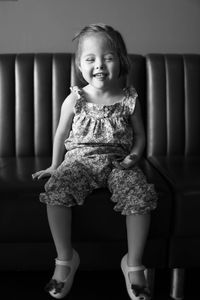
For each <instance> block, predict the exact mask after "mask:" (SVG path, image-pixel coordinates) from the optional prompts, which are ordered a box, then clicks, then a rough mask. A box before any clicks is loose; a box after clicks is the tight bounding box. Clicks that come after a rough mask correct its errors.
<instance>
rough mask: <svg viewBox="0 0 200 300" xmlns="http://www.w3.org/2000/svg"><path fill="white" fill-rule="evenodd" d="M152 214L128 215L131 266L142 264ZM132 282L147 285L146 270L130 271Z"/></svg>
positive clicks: (129, 264) (128, 257) (127, 225)
mask: <svg viewBox="0 0 200 300" xmlns="http://www.w3.org/2000/svg"><path fill="white" fill-rule="evenodd" d="M149 225H150V214H144V215H129V216H127V217H126V227H127V240H128V256H127V260H128V261H127V264H128V266H129V267H135V266H140V265H142V257H143V252H144V247H145V243H146V239H147V235H148V232H149ZM129 278H130V281H131V283H134V284H138V285H140V286H141V285H146V280H145V276H144V271H137V272H130V273H129Z"/></svg>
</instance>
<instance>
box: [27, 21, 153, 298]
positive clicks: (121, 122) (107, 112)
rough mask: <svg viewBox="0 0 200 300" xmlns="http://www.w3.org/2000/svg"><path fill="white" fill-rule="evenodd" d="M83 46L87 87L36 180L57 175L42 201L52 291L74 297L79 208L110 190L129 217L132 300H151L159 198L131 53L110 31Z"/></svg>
mask: <svg viewBox="0 0 200 300" xmlns="http://www.w3.org/2000/svg"><path fill="white" fill-rule="evenodd" d="M75 40H76V41H77V51H76V60H75V62H76V67H77V70H78V72H79V73H80V75H81V76H82V79H83V80H84V82H85V86H84V88H79V87H72V88H71V93H70V95H69V96H68V97H67V98H66V99H65V101H64V102H63V104H62V108H61V115H60V121H59V124H58V128H57V131H56V134H55V138H54V144H53V156H52V164H51V166H50V167H49V168H47V169H46V170H42V171H39V172H36V173H35V174H33V178H34V179H35V178H37V179H40V178H42V177H46V176H51V177H50V179H49V180H48V181H47V183H46V185H45V193H42V194H41V195H40V200H41V201H42V202H44V203H46V204H47V214H48V221H49V225H50V229H51V232H52V236H53V239H54V243H55V247H56V251H57V258H56V261H55V271H54V274H53V277H52V279H51V281H50V283H49V284H48V285H47V290H48V291H49V293H50V294H51V295H52V296H53V297H55V298H63V297H64V296H66V295H67V293H68V292H69V290H70V288H71V285H72V283H73V278H74V275H75V272H76V270H77V268H78V266H79V261H80V260H79V255H78V253H77V252H76V251H75V250H74V249H73V247H72V243H71V207H72V206H74V205H77V204H78V205H82V204H83V203H84V200H85V198H86V197H87V195H88V194H90V193H91V192H92V191H93V190H94V189H97V188H100V187H108V189H109V190H110V191H111V193H112V197H111V200H112V201H113V202H114V203H115V206H114V209H115V210H116V211H118V212H121V214H123V215H125V216H126V226H127V240H128V253H127V254H126V255H125V256H124V257H123V258H122V261H121V268H122V271H123V274H124V277H125V281H126V287H127V291H128V294H129V296H130V298H131V299H145V300H147V299H150V292H149V289H148V287H147V282H146V278H145V274H144V269H145V267H144V266H143V265H142V256H143V250H144V246H145V242H146V239H147V234H148V229H149V224H150V211H151V210H152V209H155V208H156V201H157V196H156V193H155V190H154V187H153V185H152V184H149V183H147V181H146V177H145V175H144V174H143V173H142V171H141V170H140V168H139V167H138V165H137V162H138V161H139V159H140V158H141V156H142V153H143V150H144V146H145V133H144V127H143V123H142V119H141V111H140V103H139V101H138V95H137V93H136V91H135V89H134V88H133V87H126V85H125V78H126V76H127V75H128V72H129V59H128V55H127V51H126V47H125V44H124V41H123V39H122V36H121V35H120V33H119V32H117V31H116V30H114V29H113V28H112V27H110V26H107V25H104V24H94V25H90V26H87V27H85V28H83V30H81V32H80V33H79V34H78V35H77V36H76V37H75ZM63 145H65V149H66V150H67V152H66V154H65V159H64V161H63V155H64V147H63Z"/></svg>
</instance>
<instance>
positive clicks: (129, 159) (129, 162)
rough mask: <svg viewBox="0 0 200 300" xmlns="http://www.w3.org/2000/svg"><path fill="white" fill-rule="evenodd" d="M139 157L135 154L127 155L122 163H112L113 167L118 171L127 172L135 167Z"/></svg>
mask: <svg viewBox="0 0 200 300" xmlns="http://www.w3.org/2000/svg"><path fill="white" fill-rule="evenodd" d="M138 160H139V157H138V155H136V154H129V155H127V156H126V157H125V158H124V159H123V160H122V161H117V160H115V161H113V165H114V166H115V167H116V168H117V169H120V170H127V169H130V168H132V167H134V166H135V165H136V163H137V162H138Z"/></svg>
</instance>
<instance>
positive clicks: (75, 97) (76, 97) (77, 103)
mask: <svg viewBox="0 0 200 300" xmlns="http://www.w3.org/2000/svg"><path fill="white" fill-rule="evenodd" d="M70 90H71V93H70V95H69V96H68V97H69V98H70V99H72V101H73V103H74V112H75V113H80V112H81V110H82V107H83V99H84V97H83V90H82V89H81V88H79V87H78V86H71V87H70Z"/></svg>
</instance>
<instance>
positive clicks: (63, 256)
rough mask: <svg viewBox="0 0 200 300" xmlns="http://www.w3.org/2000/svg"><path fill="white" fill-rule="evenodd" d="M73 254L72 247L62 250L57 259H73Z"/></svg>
mask: <svg viewBox="0 0 200 300" xmlns="http://www.w3.org/2000/svg"><path fill="white" fill-rule="evenodd" d="M72 256H73V249H72V248H71V249H68V250H66V251H62V252H60V253H58V255H57V259H58V260H61V261H68V260H71V259H72Z"/></svg>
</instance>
